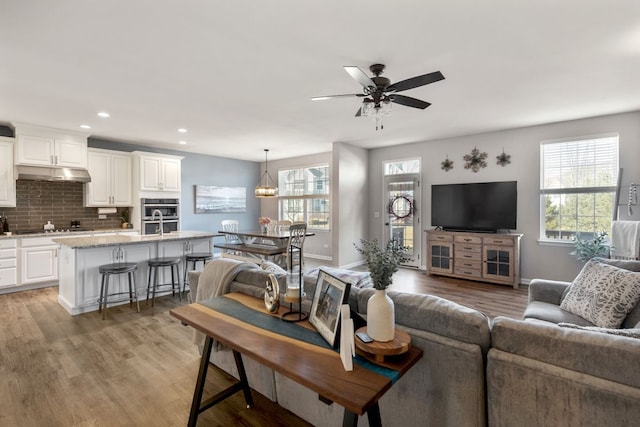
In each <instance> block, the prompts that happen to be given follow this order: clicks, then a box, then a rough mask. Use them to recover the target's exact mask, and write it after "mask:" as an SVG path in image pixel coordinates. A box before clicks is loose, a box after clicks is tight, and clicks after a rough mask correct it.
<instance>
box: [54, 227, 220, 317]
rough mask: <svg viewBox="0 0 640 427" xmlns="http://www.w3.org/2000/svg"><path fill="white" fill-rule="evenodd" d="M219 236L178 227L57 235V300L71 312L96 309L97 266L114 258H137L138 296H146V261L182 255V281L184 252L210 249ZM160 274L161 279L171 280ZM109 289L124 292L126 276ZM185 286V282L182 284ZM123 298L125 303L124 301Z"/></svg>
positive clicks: (117, 279)
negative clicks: (146, 232) (141, 232)
mask: <svg viewBox="0 0 640 427" xmlns="http://www.w3.org/2000/svg"><path fill="white" fill-rule="evenodd" d="M217 236H220V234H218V233H215V232H199V231H179V232H172V233H168V234H165V235H164V236H160V235H144V236H127V235H95V236H87V237H64V238H54V239H53V241H54V242H55V243H58V244H59V245H60V253H59V258H58V273H59V293H58V303H59V304H60V305H61V306H62V307H64V309H65V310H67V312H69V313H70V314H72V315H76V314H80V313H87V312H90V311H96V310H97V309H98V297H99V295H100V273H99V271H98V267H99V266H101V265H103V264H110V263H114V262H135V263H137V264H138V270H137V271H136V276H135V277H136V288H137V290H138V297H139V298H140V299H141V300H143V299H145V298H146V289H147V275H148V271H149V268H148V266H147V261H148V260H149V259H151V258H156V257H180V258H181V259H182V262H181V263H180V278H179V280H180V281H182V275H183V271H184V270H183V269H184V255H186V254H189V253H195V252H211V248H212V239H213V238H214V237H217ZM167 275H168V277H164V275H163V274H160V276H159V278H158V279H159V281H160V283H166V282H167V281H169V280H171V275H170V273H169V272H167ZM111 283H112V285H110V289H111V290H112V291H113V292H124V291H125V290H126V289H127V286H128V285H127V281H126V277H125V276H122V277H113V278H112V282H111ZM181 286H182V285H181ZM125 303H126V302H123V303H122V304H125Z"/></svg>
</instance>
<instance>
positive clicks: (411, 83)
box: [311, 64, 444, 130]
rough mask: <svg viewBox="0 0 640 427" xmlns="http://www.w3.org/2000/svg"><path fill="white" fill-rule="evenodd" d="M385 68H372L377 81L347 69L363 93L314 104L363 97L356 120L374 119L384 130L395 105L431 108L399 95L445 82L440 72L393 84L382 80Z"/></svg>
mask: <svg viewBox="0 0 640 427" xmlns="http://www.w3.org/2000/svg"><path fill="white" fill-rule="evenodd" d="M384 68H385V66H384V65H383V64H373V65H371V66H370V67H369V70H370V71H371V73H372V74H373V77H369V76H367V75H366V74H365V73H364V72H363V71H362V70H361V69H360V68H358V67H357V66H354V65H346V66H344V69H345V71H346V72H347V73H348V74H349V75H350V76H351V77H352V78H353V79H354V80H355V81H357V82H358V83H360V84H361V85H362V87H363V90H362V93H355V94H344V95H328V96H317V97H314V98H311V99H312V100H314V101H320V100H324V99H330V98H345V97H363V98H364V99H363V100H362V106H361V107H360V108H359V109H358V111H357V112H356V117H360V116H367V117H373V118H374V119H375V121H376V130H380V129H384V124H383V119H384V116H387V115H389V114H390V113H391V103H395V104H400V105H404V106H406V107H413V108H419V109H421V110H424V109H425V108H427V107H428V106H429V105H431V104H430V103H429V102H426V101H422V100H420V99H416V98H412V97H410V96H404V95H398V94H397V92H402V91H405V90H409V89H413V88H416V87H420V86H424V85H428V84H430V83H435V82H438V81H440V80H444V76H443V75H442V73H441V72H440V71H435V72H433V73H428V74H424V75H421V76H416V77H412V78H410V79H406V80H402V81H400V82H397V83H393V84H391V81H390V80H389V79H388V78H386V77H381V76H380V75H381V74H382V72H383V71H384Z"/></svg>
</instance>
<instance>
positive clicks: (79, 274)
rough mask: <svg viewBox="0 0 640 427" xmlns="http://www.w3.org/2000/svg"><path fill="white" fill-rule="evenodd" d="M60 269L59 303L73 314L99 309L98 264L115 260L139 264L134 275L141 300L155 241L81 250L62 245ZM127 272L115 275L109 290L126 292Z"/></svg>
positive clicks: (143, 296)
mask: <svg viewBox="0 0 640 427" xmlns="http://www.w3.org/2000/svg"><path fill="white" fill-rule="evenodd" d="M60 256H61V259H60V264H61V271H62V272H64V273H63V274H62V275H61V277H60V294H59V302H60V304H62V306H63V307H65V309H67V311H69V312H70V313H71V314H79V313H85V312H88V311H94V310H97V308H98V297H99V296H100V286H101V280H102V275H101V274H100V271H99V267H100V266H101V265H104V264H111V263H115V262H133V263H136V264H138V269H137V271H136V274H135V278H136V289H137V290H138V299H140V300H141V301H142V300H143V299H144V298H146V287H147V272H148V268H147V260H149V258H153V257H155V256H156V245H155V244H151V243H148V244H140V245H126V246H116V247H114V246H109V247H98V248H89V249H82V250H74V249H70V248H68V247H66V246H62V248H61V255H60ZM127 276H128V275H127V274H120V275H112V276H111V279H110V282H109V293H116V292H127V291H128V289H129V284H128V277H127Z"/></svg>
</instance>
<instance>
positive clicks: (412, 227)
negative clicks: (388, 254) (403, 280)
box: [383, 173, 421, 267]
mask: <svg viewBox="0 0 640 427" xmlns="http://www.w3.org/2000/svg"><path fill="white" fill-rule="evenodd" d="M419 178H420V175H419V174H414V173H412V174H402V175H387V176H385V178H384V180H385V189H386V197H385V199H384V200H385V201H386V203H387V205H386V215H387V220H386V221H385V227H386V232H385V233H384V236H385V241H384V242H383V244H385V245H386V244H387V242H388V241H389V240H392V241H393V242H395V244H396V245H399V246H404V247H405V248H406V257H407V258H409V261H408V262H407V263H405V265H408V266H411V267H420V245H421V238H420V216H419V211H418V208H419V206H420V179H419Z"/></svg>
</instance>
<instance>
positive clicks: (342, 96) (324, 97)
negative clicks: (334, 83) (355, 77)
mask: <svg viewBox="0 0 640 427" xmlns="http://www.w3.org/2000/svg"><path fill="white" fill-rule="evenodd" d="M354 96H355V97H363V96H365V95H364V93H347V94H344V95H325V96H314V97H313V98H311V100H312V101H323V100H325V99H331V98H353V97H354Z"/></svg>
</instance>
